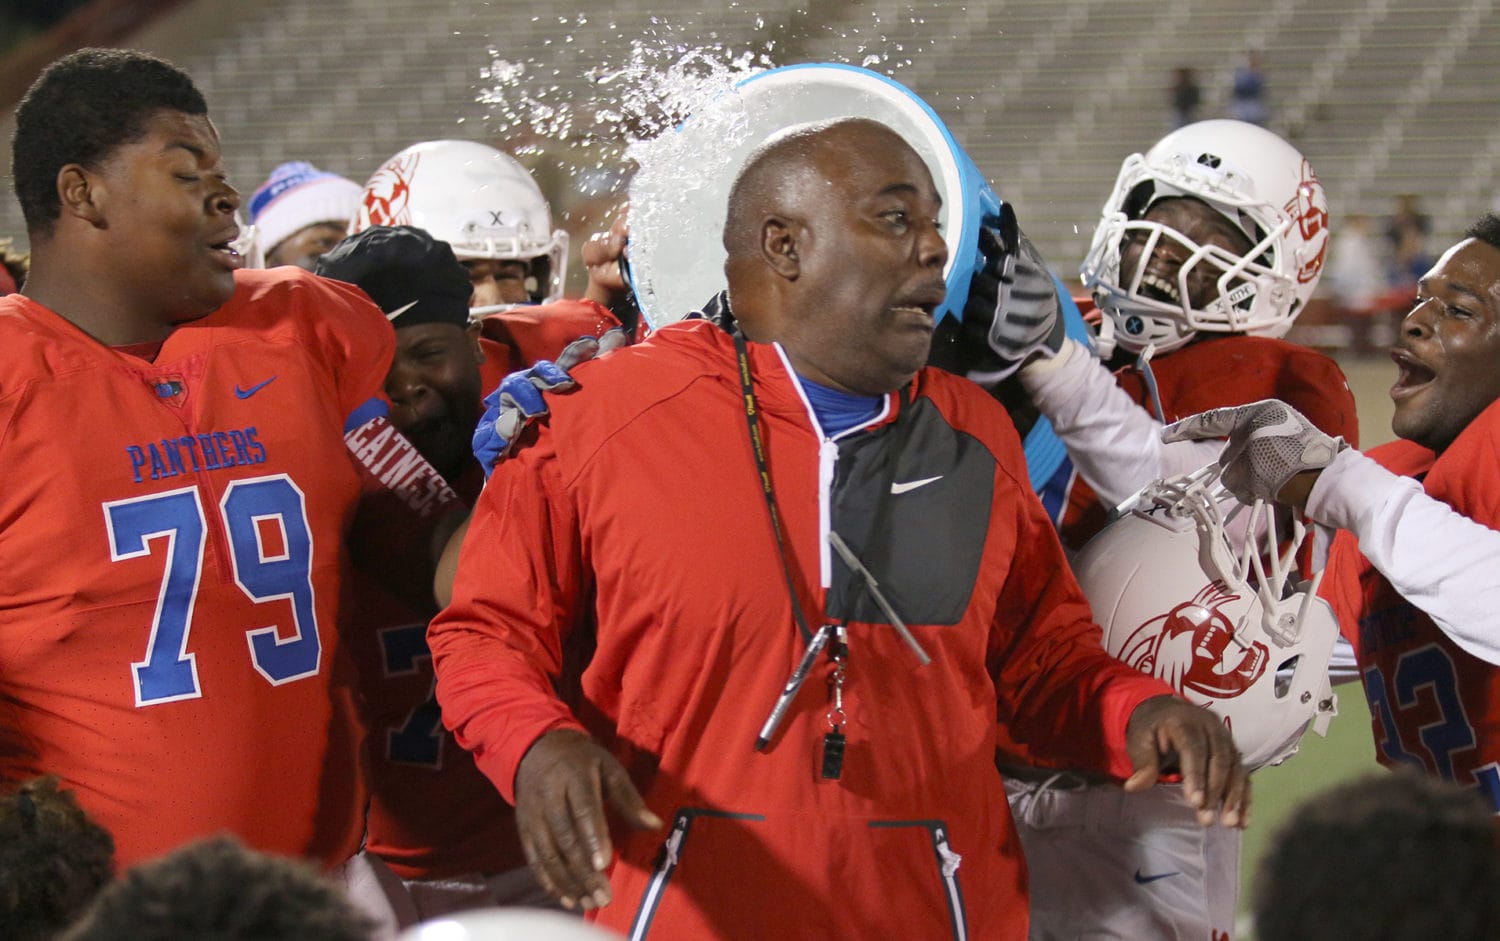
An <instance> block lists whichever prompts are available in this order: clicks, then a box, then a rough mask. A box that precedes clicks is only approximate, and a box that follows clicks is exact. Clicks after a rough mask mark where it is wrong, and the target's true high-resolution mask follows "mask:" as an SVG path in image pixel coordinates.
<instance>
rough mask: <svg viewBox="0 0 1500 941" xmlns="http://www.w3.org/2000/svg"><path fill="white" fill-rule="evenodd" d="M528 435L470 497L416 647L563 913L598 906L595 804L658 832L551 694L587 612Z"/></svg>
mask: <svg viewBox="0 0 1500 941" xmlns="http://www.w3.org/2000/svg"><path fill="white" fill-rule="evenodd" d="M538 431H539V434H538V436H537V440H536V442H535V443H534V444H533V445H531V446H529V447H527V448H525V449H523V450H522V451H521V452H520V453H519V454H517V455H515V456H514V457H513V458H511V459H510V460H508V461H506V462H504V463H503V464H502V465H501V466H500V467H499V468H498V469H497V470H496V473H495V474H494V476H492V477H491V479H490V481H489V483H488V484H487V485H486V486H485V488H484V490H483V491H482V493H481V494H480V498H479V502H478V504H477V505H476V507H475V510H474V514H473V516H472V517H471V518H470V524H469V532H468V535H467V536H466V537H465V538H463V540H462V542H463V548H462V549H461V550H460V552H459V563H458V572H457V576H456V578H455V580H454V583H453V601H452V603H451V604H450V605H449V606H448V607H447V608H446V609H445V610H444V611H443V612H442V613H441V614H439V615H438V617H437V618H435V619H434V620H433V622H432V624H431V626H430V627H429V628H428V645H429V646H430V647H431V649H432V657H433V666H434V669H435V670H436V672H437V693H438V701H439V702H440V703H441V704H442V708H443V721H444V723H445V724H446V725H447V726H448V727H449V728H450V729H452V730H453V732H454V735H455V737H456V738H457V740H458V742H459V744H460V745H462V746H463V747H464V748H466V749H468V750H469V751H471V752H473V754H474V762H475V764H476V765H477V766H478V767H479V769H480V770H481V771H482V772H484V774H485V775H486V776H487V777H489V779H490V781H491V782H493V783H494V785H495V786H496V788H497V789H499V791H500V793H501V794H502V795H503V796H504V797H505V798H506V799H507V800H509V801H511V802H512V803H514V804H515V805H516V822H517V826H518V829H519V831H520V835H521V844H522V847H523V848H524V849H525V851H526V858H527V860H528V861H529V862H530V863H531V866H532V869H533V870H534V871H535V872H536V874H537V878H538V880H539V881H540V882H541V884H542V886H543V887H544V888H546V889H547V890H548V891H549V892H551V893H552V894H553V895H554V896H556V897H557V898H558V899H560V900H561V901H562V902H563V903H564V904H565V905H567V906H568V907H574V906H582V907H585V908H591V907H595V906H599V905H604V904H607V903H608V901H609V883H608V880H607V879H606V878H605V877H604V870H605V868H606V867H607V866H608V864H609V860H610V857H611V854H612V852H613V850H612V846H611V844H610V839H609V828H608V825H607V823H606V819H605V813H604V805H605V802H606V801H608V802H609V803H610V804H611V805H613V806H614V807H615V809H616V810H617V811H618V812H619V813H620V815H621V816H622V817H623V818H624V820H625V821H626V822H627V823H629V824H631V825H634V826H637V827H647V828H652V827H657V826H660V821H659V820H657V819H656V818H655V816H653V815H652V814H651V813H650V811H649V810H647V809H646V808H645V805H644V803H643V802H642V800H641V798H640V795H639V794H638V793H637V792H636V789H635V787H634V786H633V785H632V784H631V783H630V780H629V777H628V776H627V775H626V773H625V770H624V768H622V767H621V766H620V764H619V762H618V761H616V759H615V758H614V757H613V756H612V755H610V754H609V753H608V752H607V751H606V750H605V749H603V748H602V747H600V746H599V745H598V744H597V743H595V742H594V741H593V740H592V739H591V738H589V736H588V734H587V732H586V730H585V729H584V728H583V726H582V724H581V723H580V722H579V721H578V719H577V718H576V717H575V716H574V715H573V714H572V712H571V711H570V710H569V709H568V708H567V706H566V705H564V704H563V703H562V701H561V700H560V699H559V698H558V697H557V694H556V692H555V684H556V682H557V681H558V679H559V678H560V677H561V674H562V669H563V650H564V647H565V645H566V644H567V641H568V637H569V634H570V632H571V628H572V626H573V625H574V624H575V623H578V621H579V619H580V618H582V617H585V616H588V614H589V612H588V611H586V610H585V609H584V608H583V606H582V605H581V603H580V599H582V598H584V597H586V596H587V594H588V591H589V587H588V586H589V577H588V573H587V570H586V566H585V565H584V564H583V561H582V554H581V534H580V528H579V518H578V513H577V509H576V507H575V505H574V503H573V494H572V493H571V491H570V490H569V488H568V487H567V486H566V484H565V483H564V482H563V479H562V471H561V469H560V468H559V466H558V461H557V458H556V454H555V452H554V451H553V438H552V435H551V433H550V428H547V427H546V426H542V427H540V428H539V429H538Z"/></svg>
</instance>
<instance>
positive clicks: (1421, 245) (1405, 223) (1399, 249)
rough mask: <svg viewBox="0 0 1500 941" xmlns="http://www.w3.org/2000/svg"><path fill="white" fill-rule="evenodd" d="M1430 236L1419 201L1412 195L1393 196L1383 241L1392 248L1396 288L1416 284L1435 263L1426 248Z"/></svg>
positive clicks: (1430, 228)
mask: <svg viewBox="0 0 1500 941" xmlns="http://www.w3.org/2000/svg"><path fill="white" fill-rule="evenodd" d="M1431 234H1432V219H1431V218H1430V217H1429V216H1428V215H1427V214H1426V213H1425V212H1423V211H1422V207H1421V200H1420V197H1418V196H1417V195H1416V194H1414V193H1401V194H1399V195H1397V196H1396V205H1395V207H1394V208H1393V209H1392V210H1391V218H1390V219H1389V220H1388V221H1387V222H1386V224H1385V237H1386V241H1387V242H1389V243H1390V248H1391V275H1390V279H1391V281H1392V282H1393V283H1395V284H1401V285H1408V284H1413V285H1414V284H1416V283H1417V280H1418V279H1419V278H1421V277H1422V275H1424V274H1426V273H1427V271H1428V269H1429V268H1431V267H1432V265H1433V263H1434V261H1435V260H1436V259H1435V258H1433V255H1432V251H1431V249H1429V248H1428V247H1427V238H1428V236H1429V235H1431Z"/></svg>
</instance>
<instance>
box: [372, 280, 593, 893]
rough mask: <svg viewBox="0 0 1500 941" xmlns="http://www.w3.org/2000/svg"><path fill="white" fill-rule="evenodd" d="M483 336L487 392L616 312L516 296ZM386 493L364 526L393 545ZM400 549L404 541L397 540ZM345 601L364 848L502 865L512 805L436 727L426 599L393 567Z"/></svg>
mask: <svg viewBox="0 0 1500 941" xmlns="http://www.w3.org/2000/svg"><path fill="white" fill-rule="evenodd" d="M483 325H484V326H483V333H482V334H481V339H480V344H481V347H482V348H483V350H484V354H485V362H484V366H483V368H482V369H481V372H482V373H483V388H484V390H485V391H486V392H489V391H491V390H493V389H494V388H495V387H496V386H498V385H499V383H500V380H501V379H503V378H505V376H506V375H508V374H509V373H511V372H514V371H515V370H517V369H525V368H526V367H528V366H530V365H532V364H533V363H535V362H536V361H537V360H539V359H556V358H557V357H558V355H559V354H561V353H562V351H563V348H564V347H566V346H567V345H568V344H569V343H571V342H573V341H574V340H576V339H578V338H579V337H581V336H598V335H599V334H601V333H603V332H604V331H605V330H608V329H610V328H611V327H615V326H618V321H616V320H615V318H614V316H613V315H611V314H610V313H609V311H607V310H605V309H604V308H603V307H600V306H599V305H597V304H595V303H593V302H591V301H572V300H568V301H559V302H557V303H553V304H543V305H540V306H521V307H513V308H511V309H509V310H506V311H501V312H499V313H495V314H491V315H489V316H488V317H486V318H485V319H484V321H483ZM483 482H484V479H483V476H482V475H481V474H480V472H479V465H478V462H475V463H474V464H473V465H472V466H471V469H470V473H468V474H466V475H464V477H463V479H460V480H456V481H454V482H453V485H454V488H455V489H456V490H457V491H458V493H459V495H460V496H461V497H462V498H463V499H464V500H465V501H466V502H468V503H470V504H472V502H473V501H474V499H475V498H476V497H477V496H478V495H479V489H480V486H481V485H482V484H483ZM390 502H391V501H388V500H387V501H385V503H384V504H382V513H381V518H380V519H379V520H376V521H375V524H374V525H371V526H368V527H366V526H364V525H361V527H360V530H361V533H362V534H363V536H364V537H366V538H371V539H376V538H381V537H382V536H383V537H384V538H386V539H388V540H390V541H391V542H392V543H393V544H395V546H396V547H399V546H400V545H401V543H402V541H403V540H405V541H406V542H407V543H408V544H409V543H410V540H409V539H407V538H406V537H405V536H403V532H404V531H405V530H406V529H407V528H408V527H407V526H405V525H404V524H403V523H402V522H401V519H400V518H399V516H397V515H395V514H397V513H399V512H402V511H401V510H400V508H399V507H393V506H390ZM401 551H412V550H410V549H404V550H401ZM357 584H358V586H359V587H358V590H357V598H356V601H355V606H354V608H353V610H352V612H351V620H350V622H349V623H350V629H349V631H348V632H347V636H349V637H350V638H351V641H350V644H351V649H352V650H353V651H354V653H355V656H356V659H357V661H358V664H359V669H360V676H361V687H362V689H363V691H364V695H365V700H366V709H367V714H366V716H367V719H368V721H369V724H370V757H371V771H370V813H369V822H368V826H369V833H368V835H367V837H366V848H367V849H368V850H369V851H370V852H372V853H374V854H376V855H377V856H380V857H381V858H382V859H384V860H385V861H386V862H387V863H388V864H389V865H390V867H391V869H392V870H393V871H395V873H396V874H397V875H399V876H401V877H402V878H405V879H437V878H445V877H453V876H459V875H463V874H467V873H475V872H479V873H493V872H503V871H505V870H508V869H515V868H519V867H521V866H525V865H526V857H525V854H524V853H523V852H522V851H521V843H520V837H519V836H518V835H517V833H516V823H515V812H514V810H513V809H512V808H511V806H510V805H509V804H507V803H506V802H505V800H504V799H503V798H502V797H501V796H500V793H499V792H498V791H496V790H495V787H494V785H493V784H491V783H490V781H489V779H488V778H486V777H485V776H484V775H483V774H481V773H480V772H479V771H478V769H476V768H475V767H474V759H473V757H472V756H471V755H470V754H469V753H468V752H466V751H464V750H463V748H461V747H460V746H459V745H458V743H457V742H455V741H454V739H453V736H452V735H450V734H449V733H448V731H447V730H446V729H444V728H443V722H442V716H441V713H440V710H439V709H438V703H437V697H436V695H435V693H434V690H433V672H432V659H431V655H430V654H429V653H428V650H427V622H428V621H429V620H430V619H431V618H432V616H433V615H434V614H436V613H437V612H436V609H435V608H433V607H431V606H425V607H424V606H420V605H414V604H413V603H412V602H411V593H410V592H406V593H405V594H406V597H405V599H403V598H402V597H399V596H398V593H394V592H391V591H387V590H384V588H383V587H382V585H384V586H386V587H390V585H391V584H392V582H391V580H390V579H389V578H384V579H375V578H369V577H366V576H364V575H361V576H360V578H359V580H358V582H357Z"/></svg>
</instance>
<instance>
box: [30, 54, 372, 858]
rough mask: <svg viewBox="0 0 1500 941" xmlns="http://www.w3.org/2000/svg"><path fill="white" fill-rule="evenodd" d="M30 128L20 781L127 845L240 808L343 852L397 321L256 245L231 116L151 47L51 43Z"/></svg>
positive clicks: (355, 775)
mask: <svg viewBox="0 0 1500 941" xmlns="http://www.w3.org/2000/svg"><path fill="white" fill-rule="evenodd" d="M13 148H14V150H13V157H14V167H15V185H16V194H17V197H18V198H19V202H20V204H21V207H22V211H23V213H24V214H25V218H26V225H27V231H28V235H29V237H30V243H31V268H30V272H29V274H28V276H27V278H26V282H25V285H24V286H23V288H22V293H20V294H14V295H9V296H6V297H4V298H0V333H3V337H0V347H3V348H4V350H5V351H6V352H5V356H4V357H3V361H0V429H3V435H4V441H5V447H4V455H5V470H6V474H5V478H6V481H7V484H6V487H5V488H4V490H3V492H0V519H3V520H4V524H3V526H0V531H3V538H0V570H3V571H4V573H5V575H4V584H5V586H6V589H5V593H4V597H3V599H0V611H3V615H0V625H3V626H0V664H3V666H0V701H3V702H4V703H5V713H6V715H5V719H4V720H3V721H0V781H3V782H11V783H14V782H20V781H24V780H29V779H31V778H33V777H36V776H38V775H41V774H54V775H56V776H57V777H58V778H59V779H60V780H61V782H62V783H63V785H64V786H65V787H67V788H68V789H70V790H72V791H73V792H74V793H76V794H77V796H78V801H79V804H80V805H81V806H82V807H83V808H84V809H85V810H87V811H88V813H89V814H90V815H91V816H93V817H94V818H95V819H96V820H98V821H99V822H100V823H101V824H102V825H104V826H105V827H106V828H107V829H108V830H109V831H110V832H111V833H112V834H113V836H114V839H115V844H116V847H117V851H118V857H117V858H118V861H119V864H120V866H121V867H122V868H123V867H127V866H129V865H131V864H132V863H134V862H137V861H139V860H142V859H145V858H147V857H151V856H157V855H160V854H161V853H164V852H167V851H169V850H171V849H173V848H174V847H177V846H179V845H181V844H183V843H185V842H188V841H190V840H193V839H196V838H199V837H203V836H207V835H210V834H214V833H219V832H225V831H227V832H229V833H232V834H234V835H235V836H237V837H238V838H239V839H241V840H244V841H245V842H246V843H248V844H250V845H251V846H253V847H255V848H257V849H260V850H263V851H267V852H272V853H277V854H281V855H286V856H294V857H302V858H307V859H310V860H314V861H317V862H319V863H322V864H323V865H325V866H335V865H337V864H339V863H342V862H343V861H345V860H347V859H348V858H349V857H351V856H352V855H353V854H354V852H355V851H356V850H357V849H358V848H359V844H360V839H361V836H362V834H363V831H364V820H363V808H364V796H363V786H362V781H361V775H360V773H359V744H360V740H361V728H360V724H359V722H358V720H357V716H356V715H355V711H354V703H353V690H352V689H351V688H350V685H349V682H348V673H349V671H348V670H347V669H346V661H345V658H346V656H347V655H346V652H345V651H344V650H343V649H342V648H341V646H340V644H339V638H338V634H337V632H336V630H335V625H336V623H337V621H338V615H339V602H340V594H341V590H342V588H343V587H344V582H343V575H344V565H345V563H346V561H347V555H346V554H345V553H344V551H343V549H342V547H341V540H342V537H343V534H344V530H345V527H346V524H347V521H348V519H349V514H350V513H351V512H352V511H353V508H354V505H355V500H356V498H357V497H358V494H359V490H360V478H359V476H358V473H357V471H356V468H355V466H354V464H353V462H351V460H350V455H349V453H348V451H347V449H346V445H345V441H344V434H345V430H346V428H347V427H351V426H352V425H355V424H357V423H358V422H360V421H362V420H363V415H364V414H365V410H366V409H367V407H371V405H370V404H371V402H372V401H374V400H375V397H376V396H377V394H378V393H379V391H380V387H381V382H382V380H383V378H384V376H385V373H386V369H387V367H388V365H389V363H390V358H391V352H392V349H393V346H394V340H393V337H392V331H391V328H390V325H389V324H388V323H387V322H386V320H385V318H383V317H382V316H381V315H380V312H379V311H378V310H377V309H376V308H375V307H374V305H372V304H371V303H370V302H369V300H368V299H367V298H365V297H364V296H363V295H362V294H360V292H358V291H357V290H356V289H354V288H351V287H349V286H347V285H340V284H336V283H334V282H331V281H327V280H324V279H320V278H315V277H313V276H312V275H311V274H310V273H308V272H306V271H303V270H301V269H299V268H296V267H284V268H278V269H275V270H267V271H248V270H241V267H242V259H241V258H240V256H239V254H238V253H237V252H236V251H235V250H234V249H233V248H232V246H231V243H232V242H234V241H235V239H236V236H237V234H238V227H237V225H236V223H235V212H236V210H237V209H238V208H239V206H240V196H239V193H238V192H236V190H235V189H234V187H233V186H231V185H230V184H229V182H228V180H227V178H226V175H225V170H224V164H223V160H222V155H221V152H220V145H219V137H218V133H217V131H216V130H215V128H214V125H213V123H212V122H211V121H210V120H209V118H208V113H207V106H206V104H205V102H204V99H203V97H202V95H201V94H200V93H199V91H198V89H197V88H196V87H195V86H194V84H193V82H192V80H191V79H190V78H189V77H188V76H187V75H185V74H183V73H182V72H181V71H179V70H177V69H176V68H174V67H172V66H171V65H169V64H167V63H165V62H163V61H161V60H159V59H156V58H153V57H151V56H148V55H145V54H142V53H138V52H131V51H119V50H99V49H86V50H82V51H79V52H77V53H74V54H71V55H68V56H65V57H63V58H62V59H59V60H58V61H57V62H54V63H53V64H52V65H50V66H49V67H48V68H47V69H46V70H45V71H44V72H43V73H42V75H41V76H40V77H39V78H38V79H37V81H36V82H35V84H33V85H32V87H31V89H30V91H28V92H27V95H26V98H25V99H24V100H23V101H22V103H21V105H20V106H19V108H18V110H17V112H16V131H15V135H14V139H13Z"/></svg>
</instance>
